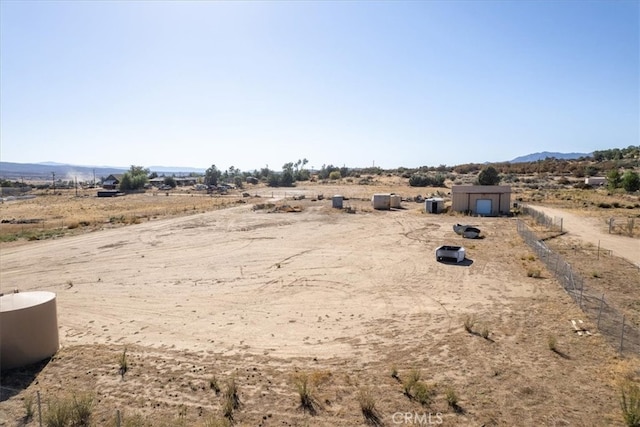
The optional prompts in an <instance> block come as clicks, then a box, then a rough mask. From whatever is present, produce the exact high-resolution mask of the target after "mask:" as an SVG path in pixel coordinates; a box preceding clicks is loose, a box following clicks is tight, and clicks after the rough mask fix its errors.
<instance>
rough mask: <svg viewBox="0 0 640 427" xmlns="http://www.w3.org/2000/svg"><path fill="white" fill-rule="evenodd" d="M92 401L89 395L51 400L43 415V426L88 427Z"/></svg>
mask: <svg viewBox="0 0 640 427" xmlns="http://www.w3.org/2000/svg"><path fill="white" fill-rule="evenodd" d="M93 400H94V399H93V396H91V395H89V394H82V395H80V396H77V395H73V396H72V397H70V398H69V397H67V398H61V399H55V400H52V401H51V402H49V404H48V405H47V409H46V411H45V413H44V415H43V419H44V424H45V425H46V426H47V427H67V426H72V427H75V426H88V425H90V422H91V414H92V412H93Z"/></svg>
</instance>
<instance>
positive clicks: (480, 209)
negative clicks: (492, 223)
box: [476, 199, 492, 215]
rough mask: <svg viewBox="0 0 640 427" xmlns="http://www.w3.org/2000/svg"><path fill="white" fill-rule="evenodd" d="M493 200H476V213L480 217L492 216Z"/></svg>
mask: <svg viewBox="0 0 640 427" xmlns="http://www.w3.org/2000/svg"><path fill="white" fill-rule="evenodd" d="M491 212H492V210H491V199H478V200H476V213H477V214H478V215H491Z"/></svg>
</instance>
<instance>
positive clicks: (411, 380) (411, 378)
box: [402, 368, 420, 397]
mask: <svg viewBox="0 0 640 427" xmlns="http://www.w3.org/2000/svg"><path fill="white" fill-rule="evenodd" d="M418 381H420V371H419V370H418V369H415V368H414V369H412V370H411V371H409V375H408V376H407V378H406V379H405V380H404V381H403V383H402V386H403V392H404V394H405V395H406V396H408V397H413V389H414V387H415V385H416V384H417V383H418Z"/></svg>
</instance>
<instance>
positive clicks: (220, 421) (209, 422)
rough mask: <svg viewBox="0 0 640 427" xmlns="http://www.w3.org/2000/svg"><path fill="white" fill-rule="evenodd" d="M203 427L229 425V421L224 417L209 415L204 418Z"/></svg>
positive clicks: (229, 426)
mask: <svg viewBox="0 0 640 427" xmlns="http://www.w3.org/2000/svg"><path fill="white" fill-rule="evenodd" d="M204 427H231V421H229V420H228V419H226V418H216V417H209V418H207V419H206V420H204Z"/></svg>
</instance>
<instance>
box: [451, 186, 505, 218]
mask: <svg viewBox="0 0 640 427" xmlns="http://www.w3.org/2000/svg"><path fill="white" fill-rule="evenodd" d="M451 199H452V204H451V209H452V210H453V211H454V212H464V213H467V214H470V215H478V216H499V215H507V214H509V212H510V209H511V186H509V185H454V186H453V187H451Z"/></svg>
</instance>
